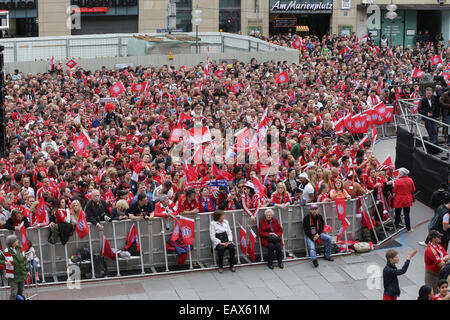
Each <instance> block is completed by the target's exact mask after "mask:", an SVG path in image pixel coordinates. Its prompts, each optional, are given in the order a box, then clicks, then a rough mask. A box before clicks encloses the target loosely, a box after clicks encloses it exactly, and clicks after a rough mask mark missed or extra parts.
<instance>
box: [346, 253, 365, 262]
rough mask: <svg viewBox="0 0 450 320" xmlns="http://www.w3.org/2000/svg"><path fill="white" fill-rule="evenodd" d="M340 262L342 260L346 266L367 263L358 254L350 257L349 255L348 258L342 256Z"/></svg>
mask: <svg viewBox="0 0 450 320" xmlns="http://www.w3.org/2000/svg"><path fill="white" fill-rule="evenodd" d="M340 260H342V261H343V262H345V263H346V264H352V263H361V262H366V261H367V260H366V259H365V258H364V257H363V256H361V255H359V254H352V255H349V256H343V257H342V258H340Z"/></svg>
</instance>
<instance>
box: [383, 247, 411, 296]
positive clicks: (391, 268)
mask: <svg viewBox="0 0 450 320" xmlns="http://www.w3.org/2000/svg"><path fill="white" fill-rule="evenodd" d="M416 253H417V250H412V251H411V252H410V253H409V254H408V258H407V259H406V261H405V264H404V265H403V268H401V269H400V270H398V269H397V267H396V266H395V265H396V264H397V263H398V262H399V257H398V252H397V251H395V250H388V251H387V252H386V260H387V264H386V266H385V267H384V269H383V284H384V294H383V300H397V297H400V286H399V284H398V278H397V276H400V275H402V274H405V273H406V271H407V270H408V267H409V262H410V261H411V259H412V257H414V256H415V255H416Z"/></svg>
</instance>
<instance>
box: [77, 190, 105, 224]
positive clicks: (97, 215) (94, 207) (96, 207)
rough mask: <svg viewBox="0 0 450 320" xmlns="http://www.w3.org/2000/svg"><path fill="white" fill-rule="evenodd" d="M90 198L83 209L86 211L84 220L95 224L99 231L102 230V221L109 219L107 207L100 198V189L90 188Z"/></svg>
mask: <svg viewBox="0 0 450 320" xmlns="http://www.w3.org/2000/svg"><path fill="white" fill-rule="evenodd" d="M91 196H92V199H91V200H89V201H88V203H87V204H86V208H85V209H84V210H85V212H86V221H87V222H90V223H92V224H93V225H95V226H97V228H98V230H99V231H103V226H102V225H101V224H100V222H102V221H107V222H108V221H111V218H110V217H109V209H108V205H107V204H106V201H105V200H102V199H100V191H98V190H97V189H94V190H92V193H91Z"/></svg>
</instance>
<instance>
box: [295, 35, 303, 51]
mask: <svg viewBox="0 0 450 320" xmlns="http://www.w3.org/2000/svg"><path fill="white" fill-rule="evenodd" d="M302 44H303V42H302V39H301V38H300V37H297V38H296V39H295V41H294V42H293V43H292V46H293V47H294V49H298V48H300V47H301V46H302Z"/></svg>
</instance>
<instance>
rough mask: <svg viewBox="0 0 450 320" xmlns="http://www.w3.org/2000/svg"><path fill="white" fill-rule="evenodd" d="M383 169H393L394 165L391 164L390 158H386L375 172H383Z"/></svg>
mask: <svg viewBox="0 0 450 320" xmlns="http://www.w3.org/2000/svg"><path fill="white" fill-rule="evenodd" d="M385 169H392V170H394V169H395V166H394V164H393V163H392V159H391V156H389V155H388V156H387V157H386V159H384V161H383V162H382V163H381V164H380V165H379V166H378V168H377V171H381V170H385Z"/></svg>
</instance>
